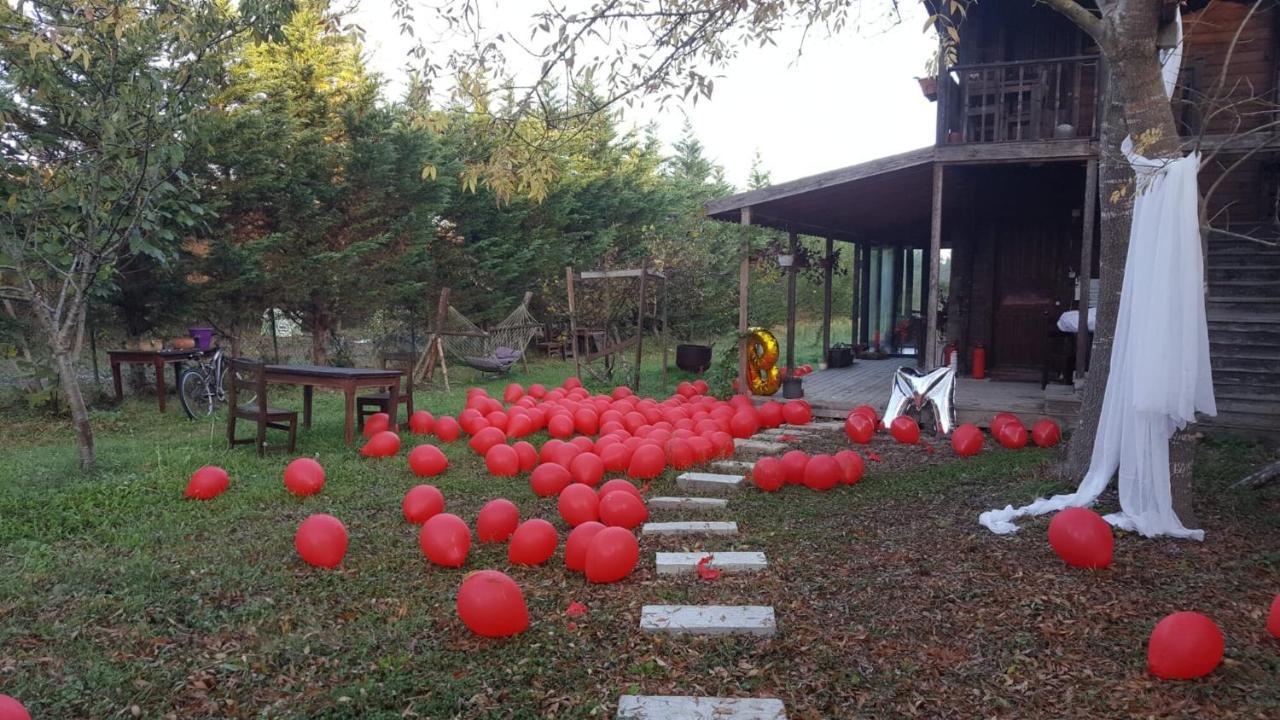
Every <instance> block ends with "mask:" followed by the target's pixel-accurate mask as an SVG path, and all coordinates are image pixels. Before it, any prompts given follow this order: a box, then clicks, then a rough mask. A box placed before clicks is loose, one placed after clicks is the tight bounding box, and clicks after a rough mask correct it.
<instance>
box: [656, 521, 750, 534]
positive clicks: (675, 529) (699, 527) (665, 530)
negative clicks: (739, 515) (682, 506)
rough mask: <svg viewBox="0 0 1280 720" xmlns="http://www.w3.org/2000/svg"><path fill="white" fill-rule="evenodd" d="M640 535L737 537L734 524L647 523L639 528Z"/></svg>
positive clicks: (693, 522)
mask: <svg viewBox="0 0 1280 720" xmlns="http://www.w3.org/2000/svg"><path fill="white" fill-rule="evenodd" d="M640 534H641V535H737V534H738V523H736V522H704V521H701V520H695V521H692V522H648V523H645V524H644V525H643V526H642V527H641V528H640Z"/></svg>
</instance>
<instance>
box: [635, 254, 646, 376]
mask: <svg viewBox="0 0 1280 720" xmlns="http://www.w3.org/2000/svg"><path fill="white" fill-rule="evenodd" d="M648 275H649V259H648V258H645V259H644V262H642V263H640V279H639V280H637V281H636V282H637V284H638V285H639V287H638V288H637V293H638V294H639V298H638V299H637V300H636V369H635V380H634V384H635V388H634V390H635V391H636V394H639V393H640V363H641V362H643V361H644V285H645V279H646V278H647V277H648Z"/></svg>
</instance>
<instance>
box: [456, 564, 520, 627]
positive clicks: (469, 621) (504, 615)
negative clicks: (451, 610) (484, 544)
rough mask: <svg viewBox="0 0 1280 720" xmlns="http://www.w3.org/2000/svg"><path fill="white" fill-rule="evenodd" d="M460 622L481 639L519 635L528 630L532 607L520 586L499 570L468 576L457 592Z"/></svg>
mask: <svg viewBox="0 0 1280 720" xmlns="http://www.w3.org/2000/svg"><path fill="white" fill-rule="evenodd" d="M457 608H458V619H460V620H462V624H463V625H466V626H467V629H468V630H470V631H471V632H473V633H475V634H477V635H480V636H482V637H491V638H499V637H508V636H510V635H518V634H520V633H522V632H524V631H525V630H526V629H528V627H529V606H528V605H526V604H525V602H524V593H522V592H520V586H519V585H517V584H516V581H515V580H512V579H511V578H510V577H508V576H507V575H506V574H504V573H500V572H498V571H497V570H480V571H478V572H473V573H471V574H469V575H467V577H466V579H464V580H463V581H462V586H461V587H459V588H458V602H457Z"/></svg>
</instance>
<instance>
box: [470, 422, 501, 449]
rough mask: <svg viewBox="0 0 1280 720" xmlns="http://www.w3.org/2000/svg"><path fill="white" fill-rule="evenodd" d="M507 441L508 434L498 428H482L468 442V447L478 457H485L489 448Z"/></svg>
mask: <svg viewBox="0 0 1280 720" xmlns="http://www.w3.org/2000/svg"><path fill="white" fill-rule="evenodd" d="M506 441H507V434H506V433H504V432H502V431H501V430H499V429H498V428H496V427H492V426H490V427H487V428H481V429H480V430H477V431H476V434H475V435H472V436H471V439H470V440H468V441H467V445H469V446H471V450H472V451H473V452H475V454H477V455H481V456H483V455H484V454H485V453H487V452H489V448H491V447H493V446H494V445H501V444H502V443H505V442H506Z"/></svg>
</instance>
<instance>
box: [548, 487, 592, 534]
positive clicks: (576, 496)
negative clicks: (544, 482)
mask: <svg viewBox="0 0 1280 720" xmlns="http://www.w3.org/2000/svg"><path fill="white" fill-rule="evenodd" d="M556 506H557V507H558V508H559V509H560V517H562V518H564V521H565V522H566V523H568V524H569V527H577V526H578V525H581V524H582V523H584V522H588V521H591V520H596V519H599V517H600V510H599V508H600V498H599V497H597V496H596V491H595V490H592V489H591V488H590V487H588V486H587V485H582V484H579V483H574V484H572V485H570V486H569V487H567V488H565V489H564V490H561V491H560V499H559V501H557V503H556Z"/></svg>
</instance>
